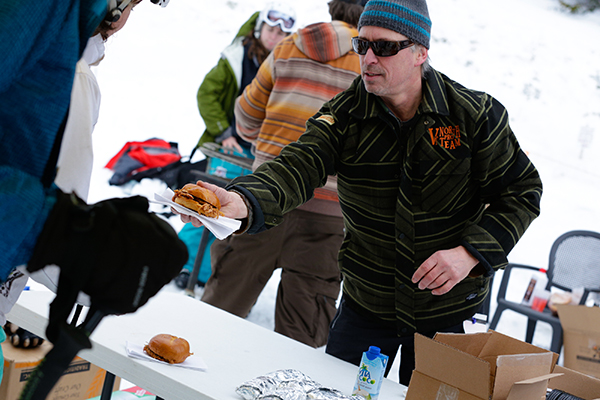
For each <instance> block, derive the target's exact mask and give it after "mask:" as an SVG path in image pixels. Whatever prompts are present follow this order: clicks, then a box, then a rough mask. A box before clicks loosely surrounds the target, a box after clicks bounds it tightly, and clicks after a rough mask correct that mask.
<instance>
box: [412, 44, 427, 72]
mask: <svg viewBox="0 0 600 400" xmlns="http://www.w3.org/2000/svg"><path fill="white" fill-rule="evenodd" d="M428 54H429V53H428V50H427V48H426V47H425V46H417V51H416V52H415V67H418V66H420V65H421V64H423V63H424V62H425V60H427V55H428Z"/></svg>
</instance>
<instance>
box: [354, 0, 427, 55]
mask: <svg viewBox="0 0 600 400" xmlns="http://www.w3.org/2000/svg"><path fill="white" fill-rule="evenodd" d="M363 26H378V27H380V28H385V29H390V30H392V31H395V32H398V33H400V34H402V35H404V36H406V37H407V38H409V39H410V40H412V41H413V42H415V43H418V44H421V45H423V46H425V47H426V48H429V38H430V36H431V20H430V19H429V11H428V10H427V3H426V2H425V0H370V1H369V2H368V3H367V5H366V6H365V9H364V11H363V13H362V14H361V16H360V20H359V21H358V29H359V30H360V28H361V27H363Z"/></svg>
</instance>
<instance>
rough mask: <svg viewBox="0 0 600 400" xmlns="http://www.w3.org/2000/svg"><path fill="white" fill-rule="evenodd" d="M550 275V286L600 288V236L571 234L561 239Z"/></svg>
mask: <svg viewBox="0 0 600 400" xmlns="http://www.w3.org/2000/svg"><path fill="white" fill-rule="evenodd" d="M547 275H548V281H549V282H548V283H549V286H548V287H550V286H556V287H559V288H561V289H564V290H569V291H571V290H573V289H575V288H586V289H600V233H597V232H591V231H570V232H567V233H565V234H563V235H561V236H560V237H558V239H556V241H555V242H554V244H553V245H552V249H551V250H550V262H549V264H548V271H547Z"/></svg>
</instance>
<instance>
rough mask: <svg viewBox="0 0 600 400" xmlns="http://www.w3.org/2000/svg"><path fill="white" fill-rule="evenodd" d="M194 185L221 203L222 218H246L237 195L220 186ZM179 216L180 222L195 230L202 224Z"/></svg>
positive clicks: (240, 198)
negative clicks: (209, 192) (210, 193)
mask: <svg viewBox="0 0 600 400" xmlns="http://www.w3.org/2000/svg"><path fill="white" fill-rule="evenodd" d="M196 184H197V185H199V186H202V187H204V188H206V189H208V190H210V191H211V192H214V193H215V194H216V195H217V197H218V198H219V201H220V202H221V212H222V213H223V216H224V217H227V218H232V219H244V218H247V217H248V207H247V206H246V203H245V202H244V200H243V199H242V196H240V195H239V194H237V193H235V192H230V191H227V190H225V189H223V188H222V187H220V186H217V185H213V184H211V183H207V182H203V181H198V182H196ZM171 210H172V211H173V212H174V213H176V214H179V213H178V212H177V210H175V209H173V208H172V209H171ZM179 216H180V217H181V221H182V222H184V223H186V224H187V223H188V222H190V223H191V224H192V225H193V226H195V227H197V228H198V227H201V226H202V222H200V221H199V220H198V219H197V218H194V217H190V216H189V215H183V214H179Z"/></svg>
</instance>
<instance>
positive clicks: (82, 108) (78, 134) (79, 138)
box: [5, 0, 142, 348]
mask: <svg viewBox="0 0 600 400" xmlns="http://www.w3.org/2000/svg"><path fill="white" fill-rule="evenodd" d="M141 2H142V0H134V1H131V2H130V3H129V4H128V5H127V6H125V7H124V8H123V11H122V12H121V16H120V17H119V19H117V20H116V21H107V20H105V21H103V22H102V23H101V24H100V25H99V26H98V27H97V28H96V30H95V31H94V33H93V36H92V37H91V38H90V39H88V42H87V45H86V47H85V50H84V51H83V55H82V57H81V59H80V60H79V61H78V62H77V65H76V68H75V76H74V80H73V88H72V90H71V103H70V106H69V116H68V118H67V123H66V126H65V131H64V134H63V139H62V143H61V148H60V153H59V156H58V161H57V173H56V178H55V179H54V183H56V185H57V186H58V187H59V188H60V190H62V191H63V192H73V193H75V194H76V195H77V196H78V197H79V198H80V199H82V200H83V201H86V202H87V197H88V192H89V187H90V180H91V175H92V168H93V163H94V153H93V148H92V132H93V130H94V126H95V125H96V122H97V121H98V115H99V111H100V87H99V86H98V81H97V80H96V77H95V75H94V73H93V72H92V70H91V69H90V67H91V66H97V65H98V64H99V63H100V62H101V61H102V60H103V59H104V53H105V46H104V44H105V42H106V40H108V38H109V37H110V36H112V35H114V34H115V33H117V32H119V31H120V30H121V29H122V28H123V27H124V26H125V23H126V22H127V20H128V19H129V16H130V14H131V11H132V10H133V8H134V7H135V6H137V5H138V4H139V3H141ZM121 7H122V6H121ZM20 270H21V272H24V276H23V277H22V278H21V279H23V280H24V281H26V280H27V276H28V275H29V274H28V273H27V271H26V269H25V268H24V267H23V268H21V269H20ZM59 273H60V268H59V267H58V266H56V265H50V266H46V267H44V268H42V269H41V270H39V271H35V272H33V273H31V274H30V275H29V277H31V278H32V279H33V280H35V281H37V282H39V283H41V284H43V285H44V286H46V287H47V288H49V289H50V290H52V291H53V292H55V293H56V288H57V286H58V277H59ZM23 284H24V283H23ZM13 285H16V286H19V285H18V284H16V283H13ZM15 290H17V288H15ZM77 301H78V303H80V304H83V305H86V306H89V305H90V302H89V297H88V296H87V295H86V294H85V293H80V294H79V296H78V299H77ZM7 326H9V330H8V331H7V332H10V334H9V339H10V342H11V343H12V344H13V345H14V346H17V347H23V348H32V347H37V346H39V345H41V344H42V343H43V339H41V338H40V337H38V336H37V335H35V334H33V333H31V332H28V331H26V330H24V329H22V328H19V327H17V326H16V325H14V324H11V325H9V324H8V323H7ZM5 330H6V329H5Z"/></svg>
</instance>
